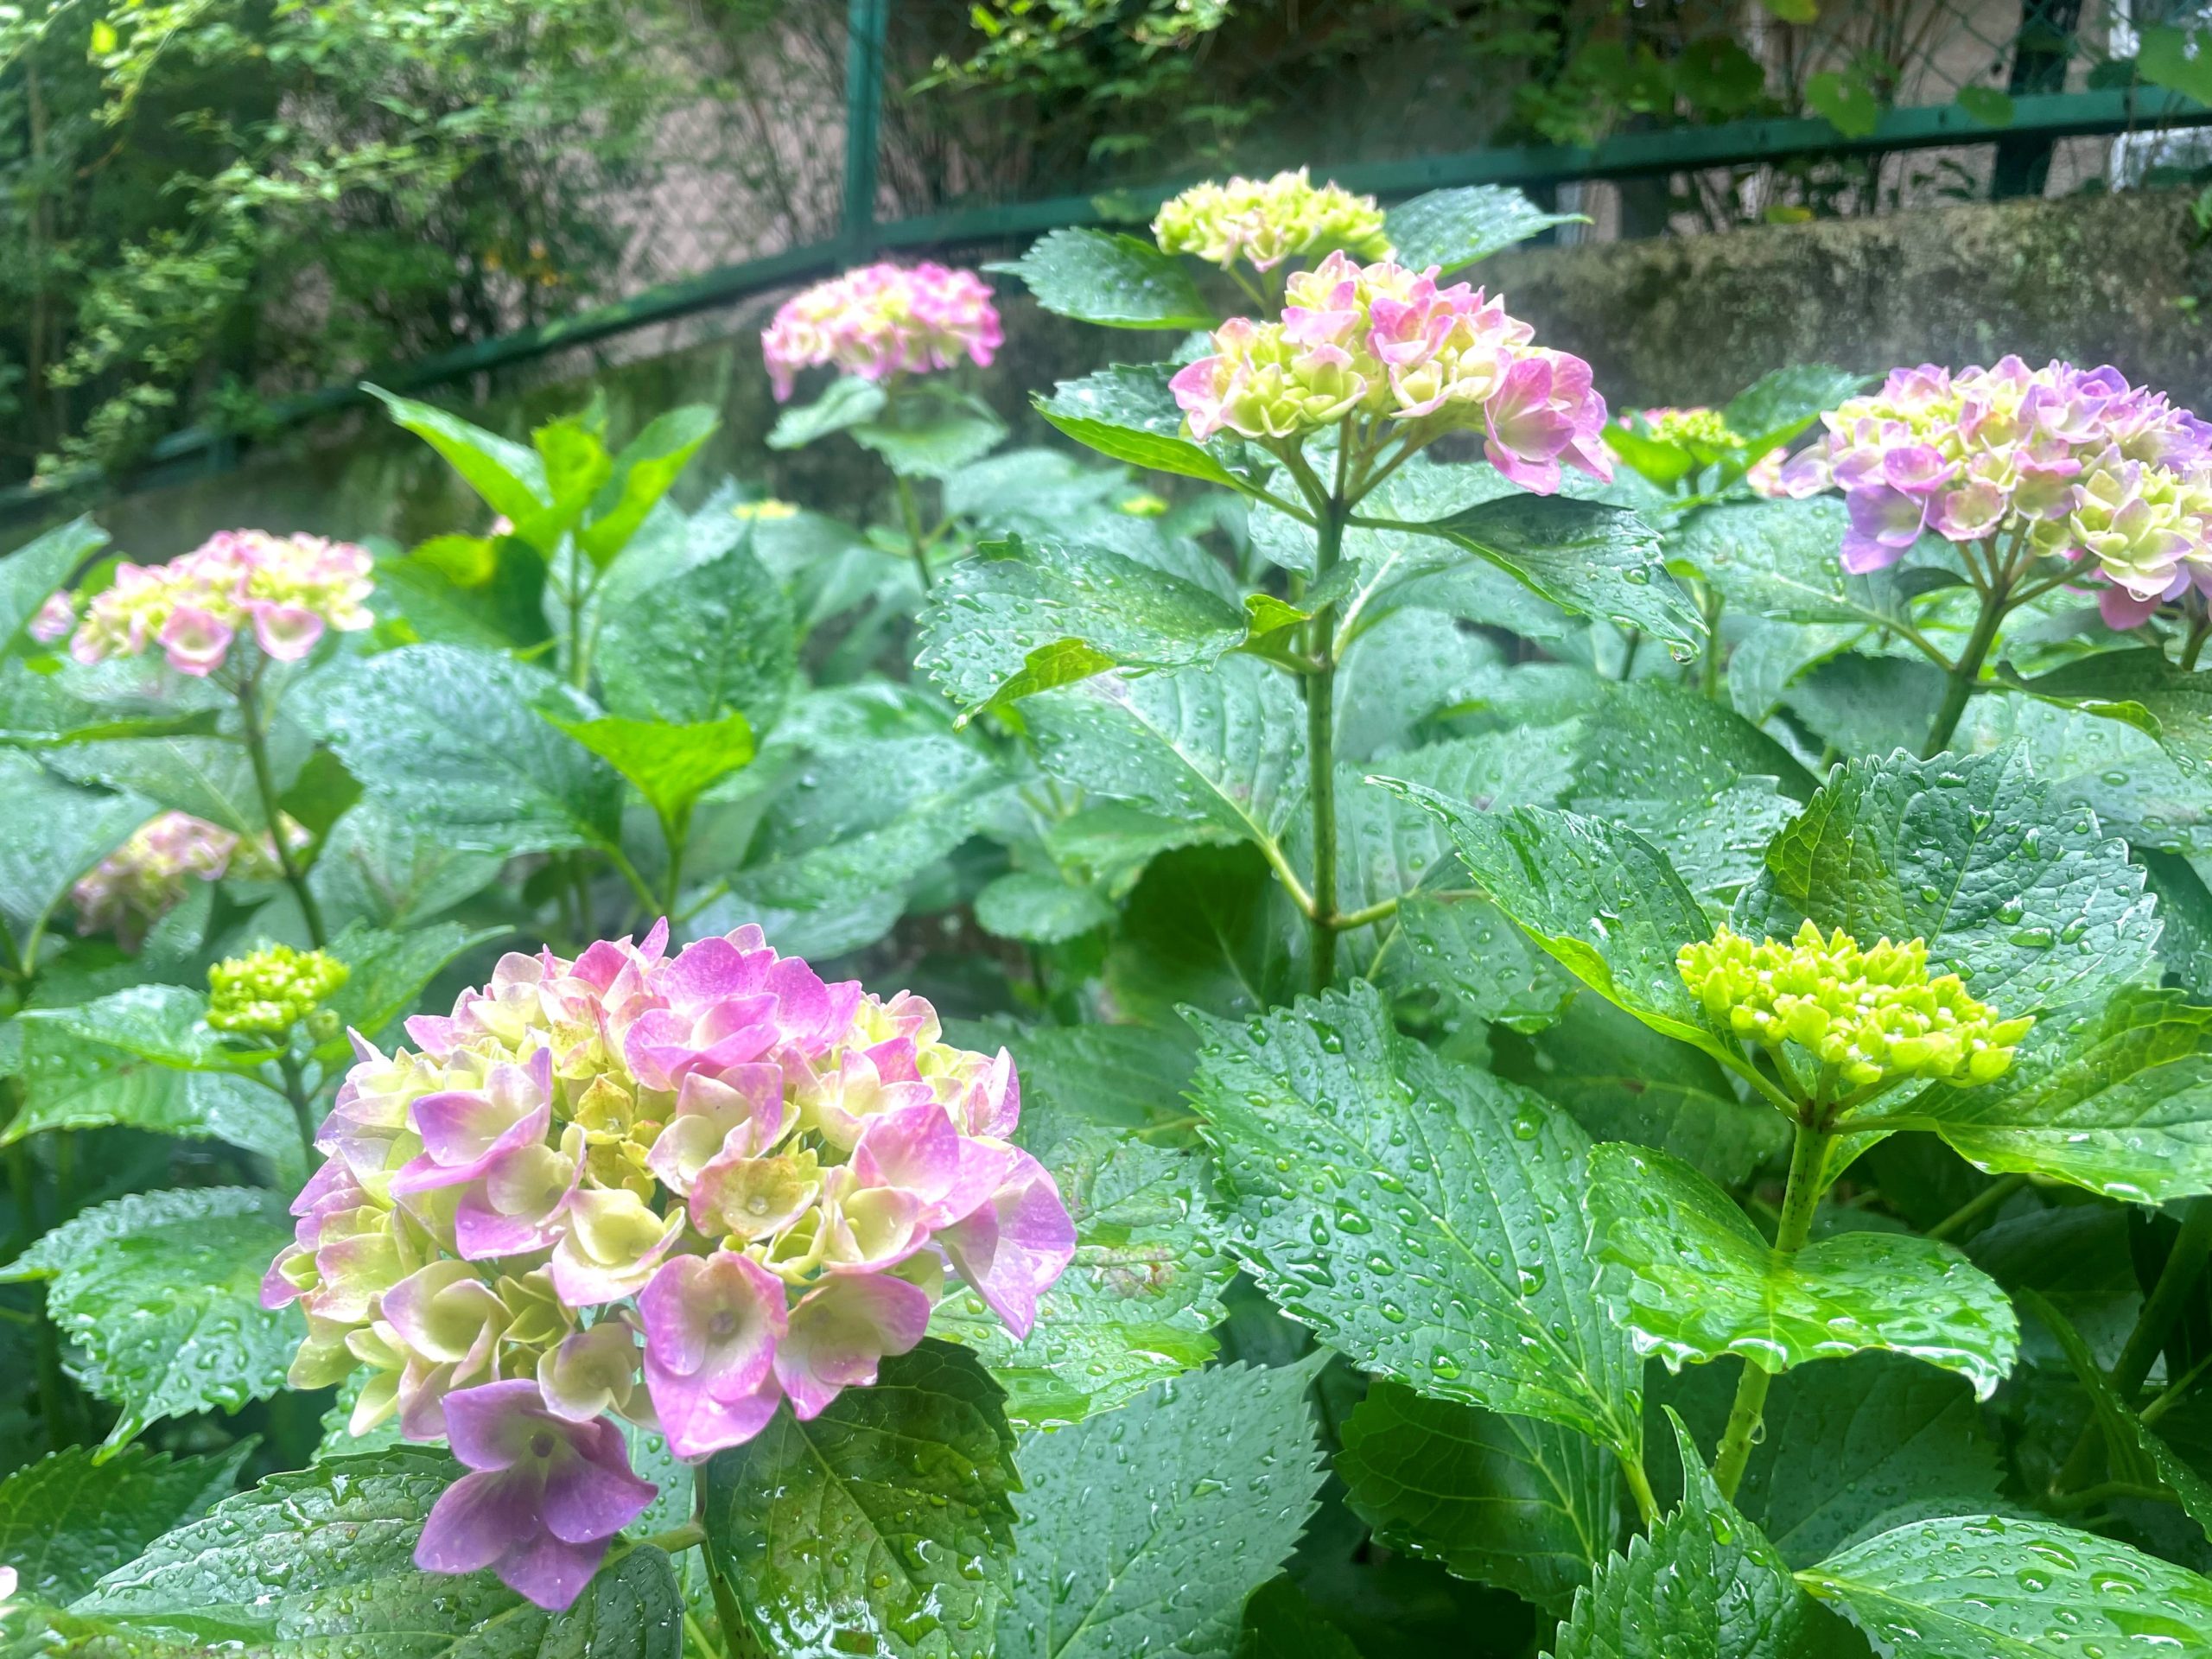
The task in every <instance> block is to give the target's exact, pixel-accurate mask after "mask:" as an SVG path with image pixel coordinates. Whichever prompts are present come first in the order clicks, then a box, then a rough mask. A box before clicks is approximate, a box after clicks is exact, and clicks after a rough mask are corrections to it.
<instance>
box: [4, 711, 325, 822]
mask: <svg viewBox="0 0 2212 1659" xmlns="http://www.w3.org/2000/svg"><path fill="white" fill-rule="evenodd" d="M312 747H313V746H312V745H311V744H310V743H309V742H308V739H307V736H306V734H304V733H303V732H302V731H301V730H300V729H299V728H297V727H296V726H295V725H293V724H292V723H291V722H290V721H278V722H277V728H276V729H275V730H274V731H272V732H271V733H270V741H269V763H270V771H271V772H272V773H273V774H274V779H273V781H274V782H275V784H276V785H277V791H278V792H279V793H282V792H283V791H284V790H286V789H289V788H290V787H291V785H292V783H293V781H294V780H295V779H297V778H298V776H299V774H300V768H301V766H302V765H304V764H305V763H306V760H307V758H308V753H309V752H310V750H311V749H312ZM46 763H47V765H48V766H49V767H51V768H52V769H53V770H54V771H55V772H60V774H61V775H62V776H63V777H65V778H67V779H71V780H72V781H73V782H75V783H79V784H98V785H102V786H104V787H105V788H108V789H112V790H119V791H125V792H128V793H134V794H137V795H138V796H141V797H143V798H145V799H147V800H149V801H152V802H153V803H155V804H156V805H158V806H165V807H171V808H174V809H175V810H177V811H179V812H189V813H190V814H191V815H192V816H193V817H195V818H205V819H207V822H208V823H213V824H219V825H220V826H221V827H222V828H224V829H229V830H232V831H233V832H235V833H236V834H238V835H241V836H249V837H253V836H261V835H264V834H265V833H267V831H268V829H269V815H268V813H267V812H266V811H265V810H264V809H263V807H262V804H261V791H260V790H259V788H258V787H257V785H256V784H255V782H254V776H253V763H252V760H251V759H250V758H249V757H248V755H247V754H246V752H245V745H243V744H241V743H239V742H238V741H236V740H234V739H232V738H228V737H194V736H187V737H123V738H111V739H107V740H105V741H99V742H92V743H77V744H72V745H69V746H68V747H63V748H56V749H49V750H48V751H47V753H46Z"/></svg>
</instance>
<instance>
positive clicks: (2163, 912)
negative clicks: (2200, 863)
mask: <svg viewBox="0 0 2212 1659" xmlns="http://www.w3.org/2000/svg"><path fill="white" fill-rule="evenodd" d="M2129 854H2130V856H2131V857H2132V858H2133V860H2134V861H2135V862H2136V863H2138V864H2139V865H2141V866H2142V867H2143V887H2144V891H2145V892H2146V893H2149V894H2150V895H2151V896H2152V898H2154V899H2157V900H2158V921H2159V924H2160V925H2159V928H2158V960H2159V961H2160V962H2162V963H2164V964H2165V968H2166V975H2167V976H2168V977H2170V978H2171V979H2172V980H2174V981H2175V982H2177V983H2178V984H2179V985H2180V986H2181V987H2182V988H2183V989H2184V990H2186V991H2189V992H2190V993H2192V994H2193V995H2196V998H2197V1000H2198V1001H2212V888H2208V887H2206V886H2205V885H2204V878H2203V877H2202V875H2201V874H2198V873H2197V870H2196V867H2195V866H2194V865H2193V864H2191V863H2190V861H2189V860H2187V859H2184V858H2177V857H2176V856H2174V855H2173V854H2171V853H2162V852H2159V851H2158V850H2156V849H2152V848H2149V847H2133V848H2131V849H2129Z"/></svg>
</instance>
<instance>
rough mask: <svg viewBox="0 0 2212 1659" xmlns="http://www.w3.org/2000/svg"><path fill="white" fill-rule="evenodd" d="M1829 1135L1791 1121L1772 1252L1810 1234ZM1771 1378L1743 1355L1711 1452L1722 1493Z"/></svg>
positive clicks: (1727, 1490)
mask: <svg viewBox="0 0 2212 1659" xmlns="http://www.w3.org/2000/svg"><path fill="white" fill-rule="evenodd" d="M1830 1138H1831V1137H1830V1136H1829V1135H1828V1133H1827V1131H1826V1130H1825V1129H1819V1128H1813V1127H1811V1126H1810V1125H1808V1124H1807V1123H1804V1122H1799V1123H1798V1125H1797V1138H1796V1141H1795V1142H1793V1143H1792V1145H1791V1147H1790V1148H1789V1190H1788V1191H1787V1192H1785V1193H1784V1194H1783V1199H1782V1220H1781V1222H1780V1223H1779V1224H1777V1227H1776V1228H1775V1234H1774V1249H1775V1254H1776V1255H1796V1253H1797V1252H1798V1251H1800V1250H1802V1249H1804V1248H1805V1241H1806V1240H1807V1239H1808V1238H1810V1237H1811V1236H1813V1211H1815V1210H1816V1209H1818V1208H1819V1207H1820V1202H1821V1192H1822V1191H1823V1190H1824V1189H1825V1187H1826V1185H1827V1180H1826V1177H1827V1160H1828V1141H1829V1140H1830ZM1773 1383H1774V1374H1773V1373H1772V1372H1770V1371H1768V1370H1764V1369H1763V1368H1762V1367H1760V1366H1758V1365H1756V1364H1754V1363H1752V1362H1751V1358H1750V1357H1749V1356H1746V1357H1745V1360H1744V1374H1743V1376H1741V1377H1740V1378H1738V1380H1737V1383H1736V1403H1735V1404H1734V1405H1733V1406H1732V1408H1730V1409H1729V1412H1728V1427H1726V1429H1725V1430H1724V1431H1722V1433H1721V1436H1720V1445H1719V1449H1718V1450H1717V1451H1716V1452H1715V1453H1714V1454H1713V1480H1714V1481H1715V1482H1716V1483H1717V1484H1719V1488H1720V1494H1721V1496H1722V1497H1735V1496H1736V1488H1737V1487H1738V1485H1740V1484H1742V1483H1743V1479H1744V1465H1745V1464H1747V1463H1749V1462H1750V1461H1751V1446H1752V1445H1753V1443H1754V1442H1755V1441H1757V1440H1758V1433H1759V1424H1760V1421H1762V1419H1763V1418H1764V1415H1765V1413H1766V1391H1767V1389H1769V1388H1770V1387H1771V1386H1773Z"/></svg>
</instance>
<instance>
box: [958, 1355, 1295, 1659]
mask: <svg viewBox="0 0 2212 1659" xmlns="http://www.w3.org/2000/svg"><path fill="white" fill-rule="evenodd" d="M1312 1381H1313V1367H1312V1366H1311V1365H1290V1366H1283V1367H1281V1368H1278V1369H1275V1370H1251V1369H1249V1368H1247V1367H1245V1366H1243V1365H1230V1366H1224V1367H1223V1368H1221V1369H1219V1370H1210V1371H1201V1372H1198V1374H1196V1375H1195V1376H1187V1377H1179V1378H1177V1379H1176V1380H1175V1381H1173V1382H1171V1383H1162V1384H1161V1385H1160V1387H1159V1388H1158V1389H1155V1390H1154V1391H1153V1392H1152V1393H1150V1394H1148V1395H1145V1396H1143V1397H1142V1398H1141V1399H1140V1400H1138V1401H1137V1402H1135V1403H1134V1404H1132V1405H1129V1406H1128V1407H1125V1408H1123V1409H1122V1410H1121V1411H1120V1412H1117V1413H1116V1414H1114V1415H1113V1416H1111V1417H1105V1418H1094V1419H1092V1420H1091V1421H1089V1422H1087V1423H1083V1424H1079V1425H1077V1427H1073V1428H1065V1429H1061V1430H1058V1431H1057V1432H1056V1433H1050V1434H1033V1435H1031V1436H1030V1437H1029V1438H1028V1439H1027V1440H1024V1441H1023V1442H1022V1447H1021V1476H1022V1487H1023V1490H1022V1492H1021V1495H1020V1497H1017V1498H1016V1499H1015V1501H1014V1503H1015V1510H1016V1512H1017V1514H1018V1516H1019V1517H1020V1540H1021V1553H1020V1557H1019V1558H1018V1560H1017V1565H1016V1570H1015V1576H1014V1599H1013V1604H1012V1605H1011V1606H1010V1607H1009V1608H1008V1609H1007V1617H1006V1620H1005V1628H1004V1630H1002V1631H1001V1637H1000V1645H999V1648H998V1656H999V1659H1123V1656H1126V1655H1130V1654H1140V1653H1142V1654H1151V1653H1158V1654H1175V1655H1189V1656H1191V1659H1229V1656H1230V1654H1232V1653H1233V1652H1234V1651H1235V1650H1236V1643H1237V1638H1238V1634H1239V1632H1240V1630H1242V1628H1243V1611H1244V1599H1245V1597H1247V1596H1248V1595H1249V1594H1250V1593H1251V1592H1253V1591H1254V1590H1255V1589H1256V1588H1258V1587H1259V1586H1261V1585H1262V1584H1264V1583H1265V1582H1266V1581H1267V1580H1269V1579H1271V1578H1273V1577H1274V1575H1275V1573H1276V1572H1277V1571H1278V1570H1279V1569H1280V1568H1281V1566H1282V1564H1283V1562H1284V1561H1285V1560H1287V1559H1288V1557H1289V1555H1290V1552H1291V1550H1292V1549H1293V1548H1294V1547H1295V1545H1296V1544H1297V1541H1298V1535H1299V1534H1300V1531H1301V1530H1302V1529H1304V1527H1305V1523H1306V1517H1307V1516H1310V1515H1311V1514H1313V1507H1314V1497H1315V1494H1316V1493H1317V1491H1319V1487H1320V1484H1321V1471H1320V1466H1319V1453H1318V1451H1317V1449H1316V1447H1315V1445H1314V1437H1313V1414H1312V1413H1311V1412H1310V1411H1308V1409H1307V1408H1306V1389H1307V1387H1308V1386H1309V1385H1310V1384H1311V1383H1312Z"/></svg>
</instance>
